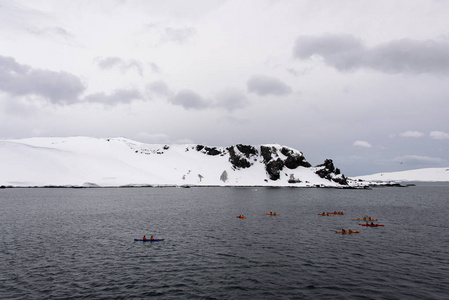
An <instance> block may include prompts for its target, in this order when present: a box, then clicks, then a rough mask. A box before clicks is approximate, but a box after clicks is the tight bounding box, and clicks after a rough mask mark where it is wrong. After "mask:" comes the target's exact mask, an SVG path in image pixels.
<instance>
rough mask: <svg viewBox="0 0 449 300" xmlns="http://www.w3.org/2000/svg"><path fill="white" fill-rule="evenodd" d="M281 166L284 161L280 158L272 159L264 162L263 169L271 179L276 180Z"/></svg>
mask: <svg viewBox="0 0 449 300" xmlns="http://www.w3.org/2000/svg"><path fill="white" fill-rule="evenodd" d="M283 167H284V162H283V161H282V159H280V158H278V159H276V160H272V161H270V162H269V163H267V164H265V170H266V171H267V173H268V175H269V176H270V179H271V180H278V179H279V178H280V177H281V176H280V173H281V170H282V168H283Z"/></svg>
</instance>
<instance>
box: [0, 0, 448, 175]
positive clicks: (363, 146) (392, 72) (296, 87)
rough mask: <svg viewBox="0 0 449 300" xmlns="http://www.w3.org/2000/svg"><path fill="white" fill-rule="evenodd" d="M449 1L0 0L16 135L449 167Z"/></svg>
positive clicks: (0, 68)
mask: <svg viewBox="0 0 449 300" xmlns="http://www.w3.org/2000/svg"><path fill="white" fill-rule="evenodd" d="M447 16H449V1H443V0H419V1H416V0H402V1H395V0H377V1H368V0H362V1H352V0H351V1H345V0H338V1H333V0H327V1H322V0H310V1H306V0H298V1H289V0H285V1H284V0H257V1H252V0H245V1H242V0H236V1H233V0H229V1H228V0H191V1H182V0H178V1H171V0H167V1H153V0H129V1H126V0H108V1H102V0H100V1H90V0H89V1H85V0H77V1H70V0H54V1H51V0H46V1H40V0H28V1H24V0H21V1H14V0H0V138H1V139H19V138H27V137H67V136H90V137H99V138H105V137H127V138H130V139H134V140H137V141H140V142H143V143H157V144H177V143H181V144H185V143H193V144H204V145H209V146H230V145H234V144H238V143H241V144H252V145H259V144H274V143H277V144H281V145H286V146H289V147H292V148H295V149H297V150H299V151H302V152H303V154H304V156H305V157H306V159H307V160H308V161H309V162H310V163H311V164H313V165H317V164H320V163H322V162H323V161H324V160H325V159H328V158H330V159H332V160H333V161H334V164H335V166H336V167H338V168H340V170H341V171H342V173H344V174H345V175H346V176H358V175H367V174H373V173H378V172H392V171H404V170H409V169H417V168H431V167H449V151H448V148H449V147H448V146H449V121H448V120H447V119H448V118H447V115H448V112H449V84H448V83H449V18H448V17H447Z"/></svg>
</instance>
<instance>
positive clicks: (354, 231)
mask: <svg viewBox="0 0 449 300" xmlns="http://www.w3.org/2000/svg"><path fill="white" fill-rule="evenodd" d="M335 232H336V233H343V234H345V233H359V232H360V231H359V230H351V231H347V230H346V231H345V232H343V231H335Z"/></svg>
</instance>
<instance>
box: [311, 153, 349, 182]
mask: <svg viewBox="0 0 449 300" xmlns="http://www.w3.org/2000/svg"><path fill="white" fill-rule="evenodd" d="M316 167H317V168H318V170H317V171H316V172H315V173H316V174H318V176H320V177H321V178H326V179H328V180H332V181H335V182H337V183H339V184H342V185H347V184H348V182H347V179H346V177H345V176H344V175H343V174H341V175H340V169H338V168H335V166H334V163H333V161H332V159H326V160H325V161H324V163H322V164H321V165H317V166H316Z"/></svg>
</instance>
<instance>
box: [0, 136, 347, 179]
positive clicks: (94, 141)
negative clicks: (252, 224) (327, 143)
mask: <svg viewBox="0 0 449 300" xmlns="http://www.w3.org/2000/svg"><path fill="white" fill-rule="evenodd" d="M0 166H1V170H0V185H3V186H16V187H21V186H125V185H133V186H140V185H157V186H159V185H177V186H183V185H196V186H198V185H199V186H297V187H308V186H326V187H342V186H347V182H346V178H345V177H344V176H343V175H342V174H340V171H339V170H338V169H336V168H334V165H333V163H332V160H330V159H329V160H326V161H325V162H324V164H321V165H318V166H315V167H312V166H311V165H310V164H309V163H308V162H307V160H306V159H305V157H304V156H303V154H302V153H301V152H299V151H297V150H295V149H291V148H289V147H286V146H281V145H277V144H274V145H259V146H250V145H235V146H230V147H207V146H202V145H154V144H144V143H140V142H137V141H133V140H130V139H126V138H110V139H109V138H108V139H106V138H104V139H98V138H90V137H67V138H53V137H52V138H29V139H20V140H1V141H0Z"/></svg>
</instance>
